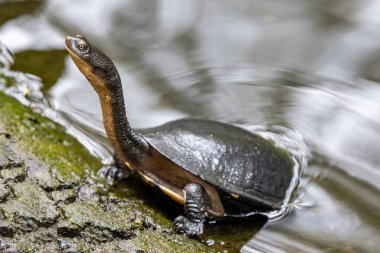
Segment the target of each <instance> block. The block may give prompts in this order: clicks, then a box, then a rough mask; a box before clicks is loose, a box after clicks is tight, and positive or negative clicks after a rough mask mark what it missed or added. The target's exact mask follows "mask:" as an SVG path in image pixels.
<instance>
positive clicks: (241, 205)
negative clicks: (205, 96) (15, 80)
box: [66, 35, 294, 236]
mask: <svg viewBox="0 0 380 253" xmlns="http://www.w3.org/2000/svg"><path fill="white" fill-rule="evenodd" d="M66 48H67V50H68V52H69V53H70V55H71V57H72V59H73V61H74V63H75V64H76V65H77V67H78V68H79V70H80V71H81V72H82V73H83V75H84V76H85V77H86V78H87V79H88V81H89V82H90V83H91V85H92V86H93V88H94V89H95V91H96V92H97V94H98V95H99V98H100V103H101V107H102V113H103V121H104V126H105V130H106V133H107V136H108V139H109V141H110V143H111V145H112V147H113V148H114V151H115V153H116V155H117V157H118V159H119V160H121V161H122V162H123V163H125V164H126V165H127V166H128V167H129V168H130V169H132V170H135V171H136V172H137V173H138V174H139V175H140V176H141V178H142V179H143V180H144V181H145V182H147V183H149V184H150V185H152V186H155V187H157V188H159V189H160V190H161V191H162V192H163V193H165V194H166V195H168V196H170V197H171V198H172V199H173V200H174V201H176V202H178V203H180V204H182V205H184V209H185V216H179V217H177V218H176V219H175V221H174V223H173V227H174V229H175V230H176V232H178V233H184V234H187V235H188V236H196V235H201V234H202V233H203V227H204V221H205V219H206V218H207V219H217V218H223V217H228V216H236V215H237V216H239V215H241V216H243V215H251V214H255V213H257V212H260V211H270V210H276V209H279V208H280V207H281V205H282V203H283V200H284V198H285V196H286V193H287V190H288V189H289V187H290V185H291V182H292V178H293V165H294V163H293V161H292V159H291V158H290V156H289V154H288V153H287V152H286V151H285V150H282V149H280V148H277V147H275V146H274V145H273V143H271V142H270V141H267V140H265V139H263V138H262V137H260V136H258V135H255V134H253V133H251V132H249V131H246V130H244V129H242V128H239V127H236V126H233V125H229V124H225V123H220V122H216V121H210V120H201V119H181V120H176V121H172V122H169V123H166V124H164V125H162V126H158V127H155V128H150V129H144V130H134V129H132V128H131V127H130V125H129V123H128V120H127V117H126V113H125V106H124V98H123V91H122V84H121V80H120V77H119V74H118V71H117V69H116V67H115V65H114V64H113V63H112V61H111V60H110V59H109V58H108V57H107V56H106V55H105V54H104V53H102V52H101V51H100V50H99V49H97V48H96V47H95V46H93V45H92V44H90V43H89V42H88V41H87V40H86V39H85V38H84V37H82V36H79V35H77V36H75V37H70V36H67V37H66Z"/></svg>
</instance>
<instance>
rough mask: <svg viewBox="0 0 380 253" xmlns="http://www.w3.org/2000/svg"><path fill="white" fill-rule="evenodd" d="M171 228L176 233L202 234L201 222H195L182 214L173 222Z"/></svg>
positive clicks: (191, 235) (190, 235)
mask: <svg viewBox="0 0 380 253" xmlns="http://www.w3.org/2000/svg"><path fill="white" fill-rule="evenodd" d="M173 229H174V230H175V232H176V233H178V234H184V235H187V236H189V237H197V236H200V235H202V234H203V222H202V221H199V222H195V221H191V220H189V219H187V218H186V217H184V216H178V217H177V218H176V219H175V220H174V222H173Z"/></svg>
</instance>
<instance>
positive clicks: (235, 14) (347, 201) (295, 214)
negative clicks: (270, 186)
mask: <svg viewBox="0 0 380 253" xmlns="http://www.w3.org/2000/svg"><path fill="white" fill-rule="evenodd" d="M0 10H1V11H3V13H7V16H5V15H4V14H2V15H1V18H0V22H1V23H0V41H1V42H2V43H3V45H5V46H6V47H7V48H9V49H10V51H11V52H13V53H14V54H15V56H16V59H15V64H14V65H13V66H12V67H11V69H12V70H20V71H22V72H19V73H15V72H13V71H12V72H11V75H12V76H11V77H10V78H13V79H15V80H16V82H15V83H16V84H17V85H13V86H11V87H7V91H8V92H9V93H11V94H13V95H16V96H18V98H19V99H20V100H21V101H22V102H24V103H27V104H31V106H33V107H35V108H36V110H39V111H40V112H41V113H43V114H45V115H47V116H49V117H51V118H54V119H55V120H56V121H58V122H60V123H61V124H64V125H65V126H66V127H67V128H68V132H69V133H71V134H73V135H75V136H76V137H77V138H79V139H80V140H81V141H82V143H84V144H85V145H86V146H87V147H88V148H89V149H90V150H91V151H92V152H93V153H94V154H96V155H97V156H98V157H99V158H100V159H102V160H103V161H104V162H105V163H107V162H109V161H110V159H111V158H110V148H109V146H108V144H107V142H106V139H105V137H104V130H103V126H102V121H101V112H100V106H99V102H98V99H97V96H96V94H95V92H94V91H93V90H92V88H91V87H90V85H89V84H88V83H87V80H86V79H85V78H84V77H83V76H81V74H80V73H79V71H78V70H77V69H76V67H75V66H74V65H73V63H72V62H71V60H70V59H69V58H68V57H67V55H66V54H65V53H64V51H63V49H64V46H63V40H64V36H65V35H66V34H77V33H79V34H83V35H85V36H86V37H87V38H88V39H89V40H90V41H93V42H94V44H96V45H97V46H98V47H99V48H102V49H103V50H104V51H105V52H107V54H108V55H109V56H110V58H112V59H114V60H115V63H116V64H117V67H118V69H119V71H120V73H121V76H122V80H124V93H125V98H126V103H127V113H128V116H129V120H130V122H131V124H132V125H133V126H134V127H138V128H140V127H151V126H156V125H158V124H161V123H164V122H167V121H170V120H173V119H177V118H181V117H186V116H193V117H203V118H209V119H215V120H220V121H223V122H229V123H233V124H236V125H239V126H242V127H244V128H245V129H248V130H250V131H252V132H256V133H259V134H261V135H263V136H264V137H266V138H269V139H272V140H274V141H275V142H276V143H277V145H279V146H283V147H286V148H288V149H289V150H291V151H292V153H293V154H294V156H295V157H296V158H297V159H298V160H299V162H300V164H301V165H302V178H301V180H300V185H299V190H298V191H297V193H296V195H295V196H294V198H293V199H292V200H291V203H290V204H289V208H290V212H289V213H288V215H286V216H285V217H280V218H279V219H273V220H272V221H270V222H269V223H267V225H266V226H265V227H264V228H262V229H261V230H260V231H259V232H258V233H257V234H256V235H255V236H254V237H253V238H252V239H251V240H250V241H249V242H248V243H247V244H245V246H244V247H243V249H242V252H378V251H379V250H378V247H377V246H378V240H379V238H380V197H379V196H380V169H379V166H380V156H379V155H378V154H379V153H380V152H379V151H380V145H379V143H380V120H379V119H380V117H379V116H380V100H379V98H380V84H379V81H380V43H379V37H380V28H379V27H380V26H379V25H380V19H379V18H378V12H379V11H380V4H379V3H378V1H376V0H367V1H360V2H359V1H353V0H349V1H343V0H341V1H334V2H333V3H331V2H330V1H324V0H322V1H301V0H298V1H296V0H288V1H265V2H262V1H238V2H236V1H227V0H225V1H211V0H210V1H175V0H161V1H155V2H153V1H141V0H140V1H126V2H124V3H121V1H116V0H109V1H106V2H103V1H81V2H78V1H63V0H62V1H57V0H56V1H46V2H39V1H33V2H28V3H23V2H16V3H13V4H1V5H0ZM12 11H13V12H12ZM12 13H13V14H12ZM11 14H12V15H11ZM3 48H4V50H3V51H2V53H1V54H0V61H1V62H3V64H2V65H3V66H5V68H6V67H7V66H8V65H9V66H10V65H11V61H12V60H11V59H12V57H11V56H10V54H9V53H8V52H7V51H6V50H5V47H3ZM46 56H47V57H46ZM49 56H50V57H49ZM51 59H54V60H53V61H52V60H51ZM9 73H10V72H8V74H9ZM25 73H31V74H33V75H29V74H25ZM39 78H40V79H39ZM42 84H43V85H42ZM25 95H27V96H25ZM242 226H243V225H242V224H241V223H236V224H235V225H234V224H227V225H226V224H220V225H219V224H215V225H211V226H209V228H208V229H209V232H210V233H213V232H214V233H215V235H213V236H211V237H212V238H210V239H213V240H214V241H215V242H214V245H213V246H210V248H213V247H214V248H216V249H218V250H220V251H224V250H227V251H229V252H233V251H234V250H236V248H239V247H240V244H241V242H242V241H244V242H245V241H248V238H249V237H252V236H253V235H254V234H255V231H256V230H257V228H260V226H261V225H257V224H255V222H254V221H253V222H252V224H251V223H248V224H245V223H244V227H243V228H241V227H242ZM250 226H252V235H250V236H249V237H247V230H248V231H249V229H250ZM240 228H241V230H243V231H244V232H240V234H239V230H240ZM231 230H233V236H231V235H230V234H231V232H230V231H231ZM229 237H232V238H230V239H231V240H230V241H229V240H228V238H229ZM234 241H235V242H237V243H236V244H237V245H233V242H234ZM210 244H213V243H212V242H211V243H210Z"/></svg>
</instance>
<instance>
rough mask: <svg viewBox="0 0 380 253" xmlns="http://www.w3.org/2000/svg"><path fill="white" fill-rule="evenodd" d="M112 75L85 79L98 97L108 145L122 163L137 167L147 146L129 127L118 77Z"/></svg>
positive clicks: (145, 153) (146, 150) (93, 76)
mask: <svg viewBox="0 0 380 253" xmlns="http://www.w3.org/2000/svg"><path fill="white" fill-rule="evenodd" d="M114 75H116V76H112V75H108V76H104V77H97V76H96V75H94V74H93V73H92V74H91V78H87V79H88V80H89V81H90V83H91V84H92V86H93V87H94V88H95V91H96V92H97V93H98V95H99V98H100V104H101V107H102V114H103V124H104V128H105V130H106V133H107V137H108V140H109V142H110V144H111V145H112V147H113V148H114V150H115V152H116V154H117V155H118V157H119V158H120V159H121V160H122V161H124V162H125V163H127V164H129V165H130V166H132V165H133V166H138V165H139V164H140V162H141V159H142V158H144V157H145V156H146V155H147V153H148V149H149V148H148V144H147V143H146V141H145V140H144V139H143V138H142V137H140V136H139V135H137V134H136V133H135V132H134V131H133V130H132V128H131V127H130V125H129V122H128V120H127V116H126V111H125V104H124V97H123V90H122V86H121V81H120V77H119V75H118V73H117V71H115V73H114ZM85 76H86V77H88V75H86V74H85ZM111 82H112V83H111Z"/></svg>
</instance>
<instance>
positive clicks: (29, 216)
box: [0, 134, 183, 253]
mask: <svg viewBox="0 0 380 253" xmlns="http://www.w3.org/2000/svg"><path fill="white" fill-rule="evenodd" d="M0 159H1V163H0V168H1V170H0V218H1V219H0V252H65V253H69V252H72V253H74V252H181V251H176V250H173V248H172V247H171V246H168V245H170V241H171V243H173V239H171V238H172V237H174V238H177V240H178V243H179V245H181V244H183V242H181V238H180V237H179V236H177V235H172V234H171V233H170V232H169V230H168V229H167V228H166V229H162V228H161V227H160V226H159V225H158V224H156V223H155V221H154V220H153V219H152V218H151V217H144V214H142V213H141V212H139V211H137V210H136V209H135V207H136V206H135V205H134V204H133V203H128V201H127V200H123V199H118V198H116V197H115V196H107V195H101V194H99V192H98V190H97V185H96V184H95V183H92V184H91V183H89V182H86V181H83V182H79V183H76V184H73V182H64V181H60V180H58V179H57V178H56V177H55V176H54V174H53V173H52V172H51V171H52V170H51V168H49V167H48V166H47V165H45V164H42V163H38V162H37V161H35V160H33V159H31V158H29V157H23V156H22V152H20V151H19V150H18V149H17V145H15V143H14V142H13V141H12V138H11V137H9V138H5V137H4V134H1V137H0ZM157 234H159V235H160V236H159V238H160V239H159V241H161V242H160V243H161V244H162V245H164V250H159V249H154V248H155V247H156V246H157ZM141 238H142V240H141ZM150 240H154V241H152V243H153V244H152V246H150ZM165 240H166V242H165ZM174 244H175V242H174ZM161 247H162V246H161ZM149 248H151V249H149Z"/></svg>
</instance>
